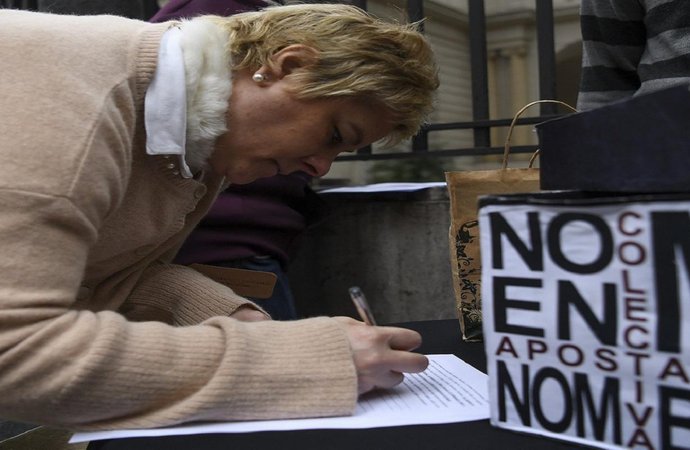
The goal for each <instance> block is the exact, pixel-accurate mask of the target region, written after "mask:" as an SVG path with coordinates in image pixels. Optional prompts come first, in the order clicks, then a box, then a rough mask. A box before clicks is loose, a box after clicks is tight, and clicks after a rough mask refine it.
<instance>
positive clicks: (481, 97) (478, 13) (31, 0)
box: [0, 0, 559, 161]
mask: <svg viewBox="0 0 690 450" xmlns="http://www.w3.org/2000/svg"><path fill="white" fill-rule="evenodd" d="M150 1H151V3H152V4H153V3H155V2H154V0H150ZM309 1H312V2H314V1H315V0H309ZM331 1H334V0H331ZM335 1H337V0H335ZM340 1H343V2H347V3H351V4H354V5H356V6H358V7H360V8H362V9H365V10H366V9H367V0H340ZM534 1H535V6H536V31H537V50H538V76H539V99H554V98H556V57H555V49H554V47H555V45H554V12H553V0H534ZM38 3H39V1H38V0H0V6H2V7H6V8H8V7H9V8H18V9H29V10H37V9H38ZM467 6H468V21H469V44H470V49H469V50H470V66H471V69H470V70H471V78H472V84H471V89H472V120H470V121H459V122H445V123H440V122H439V123H430V124H427V125H426V126H425V127H424V128H423V129H422V130H421V131H420V133H419V134H418V135H417V136H415V137H414V138H413V139H412V142H411V151H407V150H406V151H385V152H372V148H371V146H368V147H365V148H362V149H359V150H358V151H357V152H356V153H354V154H348V155H342V156H339V157H338V160H339V161H348V160H383V159H402V158H419V157H449V156H450V157H459V156H477V155H497V154H501V153H502V152H503V146H500V147H498V146H492V145H491V129H492V128H495V127H507V126H509V125H510V123H511V121H512V117H507V118H503V119H490V115H489V112H490V111H489V83H488V63H487V43H486V40H487V39H486V34H487V33H486V14H485V10H484V0H467ZM406 9H407V15H408V18H409V20H410V21H413V22H417V21H421V20H422V19H423V18H424V0H407V1H406ZM422 31H423V30H422ZM540 108H541V109H540V114H539V115H538V116H533V117H525V118H520V119H519V120H517V122H516V125H529V124H535V123H539V122H543V121H544V120H548V119H552V118H555V117H558V116H559V114H558V113H557V109H556V108H557V106H556V105H555V104H552V103H545V104H542V105H540ZM446 130H472V131H473V139H472V140H473V145H472V146H471V147H463V148H444V149H438V150H433V151H430V149H429V134H430V133H434V132H438V131H446ZM534 150H535V146H534V145H522V146H519V145H518V146H513V147H512V150H511V151H512V152H513V153H525V152H532V151H534Z"/></svg>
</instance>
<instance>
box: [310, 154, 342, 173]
mask: <svg viewBox="0 0 690 450" xmlns="http://www.w3.org/2000/svg"><path fill="white" fill-rule="evenodd" d="M334 159H335V156H331V155H322V154H321V155H312V156H308V157H306V158H304V159H303V161H304V162H305V163H307V164H309V165H310V166H311V167H313V168H314V170H315V171H316V175H315V176H317V177H322V176H324V175H326V174H327V173H328V171H329V170H330V169H331V164H333V160H334Z"/></svg>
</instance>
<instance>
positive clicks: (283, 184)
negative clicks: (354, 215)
mask: <svg viewBox="0 0 690 450" xmlns="http://www.w3.org/2000/svg"><path fill="white" fill-rule="evenodd" d="M274 3H282V2H281V1H275V2H274ZM266 5H267V2H265V1H264V0H171V1H170V2H168V3H167V4H166V5H165V6H164V7H163V8H161V9H160V11H158V13H156V15H154V16H153V17H152V18H151V22H164V21H166V20H173V19H179V18H184V17H194V16H197V15H201V14H215V15H221V16H229V15H232V14H236V13H239V12H242V11H249V10H256V9H260V8H262V7H264V6H266ZM309 180H310V177H309V176H307V175H306V174H291V175H276V176H273V177H270V178H263V179H260V180H257V181H255V182H253V183H250V184H246V185H232V186H230V187H229V188H228V189H227V190H226V191H224V192H222V193H221V195H220V196H219V197H218V200H217V201H216V203H215V204H214V205H213V207H212V208H211V210H210V211H209V213H208V215H207V216H206V218H205V219H204V220H203V221H202V222H201V223H200V224H199V226H198V227H197V229H196V230H195V231H194V232H193V233H192V234H191V235H190V236H189V238H188V239H187V242H186V243H185V245H184V246H183V247H182V249H181V250H180V252H179V254H178V256H177V260H176V262H178V263H180V264H191V263H194V262H196V263H203V264H219V263H223V262H227V261H231V260H237V259H244V258H249V257H252V256H264V255H268V256H272V257H273V258H276V259H278V260H279V261H280V263H281V265H282V266H283V268H286V267H287V264H288V262H289V260H290V258H291V257H292V256H293V255H294V251H295V250H296V247H297V243H298V240H299V237H300V236H301V235H302V233H303V231H304V230H305V228H306V227H307V224H308V223H309V222H310V221H311V220H312V218H314V217H317V216H318V210H319V206H320V199H319V198H318V197H317V195H316V194H315V193H314V192H313V191H312V190H311V189H310V188H309V186H308V183H309Z"/></svg>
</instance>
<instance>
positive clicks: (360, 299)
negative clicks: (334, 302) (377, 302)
mask: <svg viewBox="0 0 690 450" xmlns="http://www.w3.org/2000/svg"><path fill="white" fill-rule="evenodd" d="M349 292H350V298H351V299H352V303H354V304H355V308H357V312H358V313H359V317H361V318H362V321H364V323H366V324H367V325H376V320H374V315H373V314H372V313H371V308H369V303H367V299H366V297H365V296H364V292H362V290H361V289H360V288H358V287H357V286H352V287H351V288H350V289H349Z"/></svg>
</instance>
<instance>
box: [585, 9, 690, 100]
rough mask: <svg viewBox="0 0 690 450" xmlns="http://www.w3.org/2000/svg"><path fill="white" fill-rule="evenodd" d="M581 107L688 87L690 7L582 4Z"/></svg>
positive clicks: (689, 77)
mask: <svg viewBox="0 0 690 450" xmlns="http://www.w3.org/2000/svg"><path fill="white" fill-rule="evenodd" d="M580 8H581V9H580V25H581V29H582V44H583V45H582V76H581V81H580V91H579V95H578V101H577V108H578V109H579V110H588V109H592V108H597V107H600V106H604V105H606V104H609V103H611V102H613V101H616V100H622V99H625V98H628V97H631V96H633V95H640V94H645V93H650V92H654V91H658V90H660V89H664V88H669V87H672V86H678V85H682V84H689V83H690V8H689V7H688V4H687V1H684V0H637V1H634V0H582V4H581V7H580Z"/></svg>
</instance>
